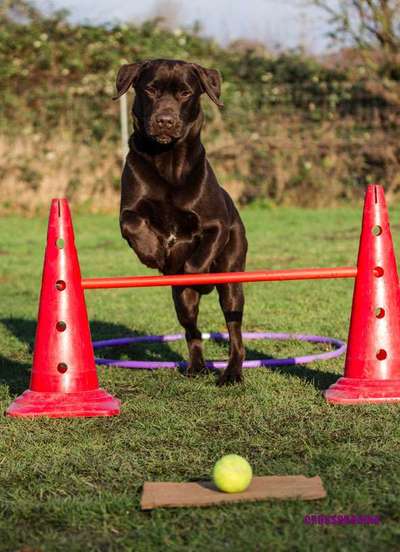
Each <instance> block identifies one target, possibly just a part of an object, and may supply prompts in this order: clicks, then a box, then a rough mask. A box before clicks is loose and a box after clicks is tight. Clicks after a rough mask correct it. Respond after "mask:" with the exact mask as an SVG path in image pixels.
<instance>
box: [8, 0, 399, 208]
mask: <svg viewBox="0 0 400 552" xmlns="http://www.w3.org/2000/svg"><path fill="white" fill-rule="evenodd" d="M14 4H15V5H17V7H19V8H21V7H22V8H23V9H24V10H25V11H24V17H21V15H17V16H15V14H13V12H12V11H10V10H9V11H7V10H6V11H4V10H3V12H1V13H0V24H1V26H2V33H0V87H1V93H2V102H1V104H0V131H1V134H2V144H3V147H2V149H3V156H2V157H3V160H2V161H1V162H0V163H2V164H3V167H1V166H0V169H1V171H2V173H3V174H4V173H5V172H6V173H7V174H6V180H5V185H4V186H3V189H4V190H5V191H6V195H7V198H6V199H5V201H6V202H7V205H10V199H15V200H16V201H17V203H18V201H19V200H20V198H21V197H23V198H24V199H23V200H22V199H21V201H26V197H27V196H26V194H23V195H22V196H20V198H19V197H13V194H14V196H15V193H16V192H15V190H17V189H19V188H18V186H20V184H21V181H19V184H18V186H16V185H15V179H16V178H22V180H23V181H24V182H26V183H27V184H26V185H27V187H28V188H29V189H30V190H31V191H32V193H33V192H34V191H35V192H36V193H37V191H38V189H40V190H41V194H39V195H37V197H41V198H42V199H43V201H44V198H46V197H47V195H48V193H50V192H49V190H47V188H46V187H44V182H45V181H46V180H47V181H48V178H46V174H45V171H46V170H47V171H50V172H51V170H53V169H54V170H55V166H54V167H53V169H51V167H50V165H51V163H53V165H54V164H56V165H57V164H58V165H57V166H58V170H61V168H60V167H61V166H64V165H65V163H63V160H62V159H60V155H61V157H62V156H64V157H65V158H67V157H68V155H69V153H68V152H71V154H72V155H73V153H74V152H76V151H78V150H79V148H82V149H81V150H79V151H81V154H82V157H81V159H80V160H79V169H78V167H76V169H75V173H74V174H71V175H65V178H64V180H65V182H66V183H68V182H69V184H66V186H67V189H68V190H71V189H72V188H73V194H74V197H76V198H77V201H78V200H79V196H80V195H81V196H82V197H85V198H87V196H90V195H91V192H90V190H91V191H93V190H94V189H96V186H97V184H96V182H94V180H93V179H94V174H93V167H92V166H93V158H95V157H96V156H97V155H98V154H99V152H101V155H102V156H103V157H102V166H104V172H103V173H102V174H101V175H98V174H97V175H96V178H99V177H100V178H102V179H103V180H105V181H106V183H108V184H107V186H108V187H109V189H110V190H111V191H112V193H116V192H115V181H116V179H117V178H118V172H119V171H120V160H119V159H118V148H119V141H120V134H119V107H118V105H117V104H116V103H114V102H112V100H111V97H112V95H113V93H114V81H115V75H116V72H117V70H118V68H119V66H120V65H121V64H122V63H126V62H132V61H135V60H141V59H147V58H164V57H165V58H176V59H183V60H191V61H195V62H198V63H200V64H202V65H205V66H208V67H216V68H218V69H219V70H220V72H221V74H222V76H223V86H222V94H223V99H224V103H225V110H224V113H223V116H222V117H221V114H220V113H219V112H218V110H217V109H215V108H214V106H212V105H210V103H208V102H204V107H205V112H206V121H207V125H206V129H205V132H204V139H205V142H206V145H207V148H208V151H209V155H210V157H211V159H212V161H213V164H214V166H215V168H216V171H217V172H218V174H219V175H220V178H221V180H222V181H223V183H224V185H225V186H227V187H228V188H229V187H231V188H232V190H234V195H235V196H236V199H239V200H241V201H250V200H252V199H254V198H256V197H259V196H262V197H266V198H269V200H272V201H274V202H276V203H281V202H301V203H302V204H309V203H312V202H314V203H315V202H317V203H320V204H327V203H334V202H335V201H337V200H340V199H342V198H346V199H350V198H353V197H357V196H359V195H360V194H361V193H362V188H363V186H364V185H365V184H366V183H368V182H369V181H370V180H371V179H375V178H377V177H379V178H380V179H381V180H383V182H384V183H385V184H386V185H387V186H388V187H390V188H391V189H393V190H394V191H396V190H397V187H400V182H399V180H398V177H396V174H397V173H398V166H399V163H400V153H399V149H398V146H397V138H396V127H397V125H398V123H399V104H398V103H396V102H397V101H398V95H396V94H392V95H390V94H387V93H383V92H382V86H381V85H380V83H377V82H371V80H370V79H369V78H367V77H366V75H365V74H364V72H363V71H362V70H360V66H357V67H355V66H347V67H346V66H344V67H342V68H341V67H340V66H339V65H338V64H336V65H334V66H331V67H330V66H329V65H327V64H323V63H322V62H319V61H318V60H316V59H313V58H308V57H306V56H304V55H303V54H301V53H298V52H297V53H296V52H294V53H285V54H282V55H278V56H272V55H270V54H268V52H265V51H264V52H260V51H259V50H255V49H251V48H248V49H235V48H222V47H220V46H219V45H217V44H216V43H215V42H214V41H213V40H209V39H205V38H202V37H200V36H198V34H197V33H196V32H195V31H190V30H183V29H176V30H175V31H171V30H167V29H165V28H163V27H162V25H161V24H160V21H158V20H154V21H149V22H146V23H144V24H142V25H134V24H129V25H123V24H113V25H111V24H110V25H103V26H91V25H72V24H71V23H69V22H68V19H67V17H66V15H67V14H66V12H64V11H59V12H54V13H52V14H50V15H46V16H45V15H43V14H41V13H40V12H39V11H37V10H36V9H34V8H33V7H32V6H31V5H30V4H27V3H26V2H24V1H23V0H16V1H15V2H14ZM26 14H28V15H26ZM361 69H362V66H361ZM395 84H396V83H395ZM60 139H62V140H64V141H65V142H64V148H63V150H62V151H61V152H60V151H58V147H56V144H57V143H58V141H59V140H60ZM382 140H384V143H385V148H382V147H380V150H379V152H377V150H376V149H375V150H374V149H373V148H371V144H373V143H374V141H375V142H376V143H377V144H380V146H382ZM32 141H33V143H34V145H35V147H34V149H33V150H32V148H31V147H26V145H24V143H26V142H29V143H30V144H32ZM77 148H78V149H77ZM56 150H57V154H54V155H55V159H51V152H52V151H53V153H54V151H56ZM383 150H385V151H383ZM15 151H18V152H19V154H18V163H19V165H21V164H22V165H26V166H27V167H28V166H29V165H30V164H33V165H35V167H33V168H31V169H30V171H28V169H27V168H26V169H24V171H22V173H23V175H25V176H21V171H20V169H18V167H17V166H16V165H15V163H16V162H17V161H16V160H15V159H14V157H15ZM28 151H29V152H31V153H30V154H28ZM49 152H50V158H49V157H48V156H49ZM21 156H22V158H23V159H21ZM104 156H105V157H106V158H108V161H106V159H105V158H104ZM43 159H45V160H46V162H45V163H44V164H43V162H42V161H43ZM332 159H334V160H335V161H334V162H333V161H332ZM49 161H51V163H50V162H49ZM36 165H37V166H36ZM6 167H8V169H9V170H6ZM307 167H309V168H307ZM68 169H69V166H68V164H67V166H66V167H65V169H64V170H66V171H67V170H68ZM28 173H29V174H35V177H29V178H28V179H27V178H26V174H28ZM38 174H39V175H40V174H42V177H41V178H40V177H38ZM389 178H390V179H391V180H390V181H389ZM396 178H397V180H396ZM32 182H34V185H33V184H32ZM71 182H73V186H72V187H71V184H70V183H71ZM41 186H42V187H41ZM65 193H66V192H65ZM19 195H20V194H19ZM92 197H95V195H93V194H92ZM33 203H35V202H33ZM11 204H12V203H11Z"/></svg>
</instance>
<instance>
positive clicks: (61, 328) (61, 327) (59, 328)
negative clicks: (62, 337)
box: [56, 320, 67, 332]
mask: <svg viewBox="0 0 400 552" xmlns="http://www.w3.org/2000/svg"><path fill="white" fill-rule="evenodd" d="M56 328H57V331H59V332H65V330H66V329H67V325H66V323H65V322H64V321H63V320H59V321H58V322H57V324H56Z"/></svg>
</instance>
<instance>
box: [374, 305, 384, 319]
mask: <svg viewBox="0 0 400 552" xmlns="http://www.w3.org/2000/svg"><path fill="white" fill-rule="evenodd" d="M375 316H376V317H377V318H383V317H384V316H385V309H383V308H382V307H377V308H376V309H375Z"/></svg>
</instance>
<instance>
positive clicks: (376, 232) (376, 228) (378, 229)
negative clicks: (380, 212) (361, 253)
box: [372, 224, 382, 236]
mask: <svg viewBox="0 0 400 552" xmlns="http://www.w3.org/2000/svg"><path fill="white" fill-rule="evenodd" d="M372 233H373V235H374V236H380V235H381V234H382V226H379V224H376V225H375V226H374V227H373V228H372Z"/></svg>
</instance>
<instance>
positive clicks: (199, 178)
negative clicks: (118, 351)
mask: <svg viewBox="0 0 400 552" xmlns="http://www.w3.org/2000/svg"><path fill="white" fill-rule="evenodd" d="M130 86H133V87H134V89H135V92H136V96H135V101H134V105H133V110H132V112H133V119H134V132H133V134H132V136H131V138H130V142H129V145H130V150H129V153H128V156H127V158H126V163H125V167H124V170H123V174H122V181H121V184H122V189H121V210H120V225H121V232H122V235H123V237H124V238H125V239H126V240H127V241H128V243H129V245H130V246H131V247H132V249H133V250H134V251H135V253H136V254H137V256H138V257H139V259H140V260H141V261H142V262H143V263H144V264H145V265H146V266H149V267H151V268H156V269H158V270H159V271H160V272H162V273H163V274H193V273H204V272H231V271H242V270H244V268H245V261H246V252H247V241H246V236H245V229H244V226H243V223H242V221H241V219H240V216H239V214H238V211H237V210H236V208H235V206H234V204H233V201H232V199H231V198H230V196H229V195H228V193H227V192H226V191H225V190H224V189H223V188H221V187H220V186H219V184H218V182H217V179H216V177H215V175H214V173H213V170H212V168H211V166H210V164H209V162H208V160H207V158H206V153H205V150H204V147H203V145H202V143H201V140H200V131H201V127H202V123H203V114H202V111H201V106H200V96H201V94H202V93H203V92H205V93H206V94H207V95H208V96H209V97H210V98H211V100H212V101H214V102H215V103H216V104H217V105H218V106H220V107H221V106H222V103H221V102H220V100H219V97H220V77H219V74H218V72H217V71H215V70H212V69H204V68H203V67H200V66H199V65H196V64H193V63H186V62H182V61H172V60H155V61H146V62H143V63H133V64H129V65H124V66H122V67H121V69H120V70H119V73H118V76H117V96H116V98H118V97H119V96H121V95H122V94H124V93H125V92H126V91H127V90H128V89H129V87H130ZM216 287H217V291H218V294H219V300H220V305H221V308H222V311H223V313H224V316H225V320H226V324H227V327H228V332H229V338H230V353H229V363H228V367H227V368H226V370H225V371H224V373H223V374H222V375H221V377H220V379H219V384H221V385H222V384H228V383H235V382H240V381H242V363H243V359H244V347H243V344H242V333H241V324H242V316H243V306H244V296H243V289H242V285H241V284H223V285H218V286H216ZM212 289H213V286H197V287H173V288H172V295H173V300H174V304H175V309H176V313H177V316H178V319H179V322H180V323H181V324H182V326H183V327H184V329H185V332H186V333H185V335H186V340H187V343H188V349H189V357H190V359H189V368H188V374H189V375H195V374H198V373H201V372H204V371H205V365H204V360H203V354H202V343H201V332H200V331H199V329H198V327H197V315H198V310H199V303H200V298H201V295H202V294H204V293H209V292H210V291H211V290H212Z"/></svg>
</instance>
